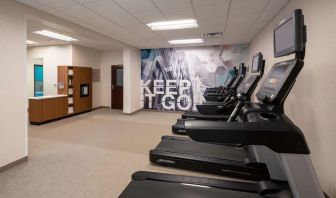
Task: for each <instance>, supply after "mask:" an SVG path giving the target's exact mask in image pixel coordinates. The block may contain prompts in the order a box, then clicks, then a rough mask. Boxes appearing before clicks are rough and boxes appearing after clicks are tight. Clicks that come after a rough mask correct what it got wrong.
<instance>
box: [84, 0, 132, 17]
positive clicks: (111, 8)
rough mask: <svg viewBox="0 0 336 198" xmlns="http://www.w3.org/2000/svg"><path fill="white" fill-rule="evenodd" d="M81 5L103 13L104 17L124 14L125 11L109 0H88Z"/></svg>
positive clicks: (100, 13)
mask: <svg viewBox="0 0 336 198" xmlns="http://www.w3.org/2000/svg"><path fill="white" fill-rule="evenodd" d="M83 6H85V7H87V8H89V9H91V10H93V11H94V12H96V13H98V14H99V15H103V16H106V17H108V16H115V15H121V14H125V11H124V10H123V9H121V8H120V7H119V6H118V5H117V4H116V3H114V2H113V1H111V0H102V1H98V2H89V3H85V4H83Z"/></svg>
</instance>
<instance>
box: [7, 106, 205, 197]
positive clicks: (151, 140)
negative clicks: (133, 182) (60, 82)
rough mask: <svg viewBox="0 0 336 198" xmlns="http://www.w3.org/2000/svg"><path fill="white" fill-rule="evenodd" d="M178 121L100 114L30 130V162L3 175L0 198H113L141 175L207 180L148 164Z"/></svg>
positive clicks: (154, 115)
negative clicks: (144, 172) (151, 152)
mask: <svg viewBox="0 0 336 198" xmlns="http://www.w3.org/2000/svg"><path fill="white" fill-rule="evenodd" d="M178 117H180V114H179V113H162V112H152V111H141V112H138V113H136V114H133V115H124V114H122V112H121V111H116V110H113V111H112V110H109V109H100V110H97V111H93V112H91V113H87V114H83V115H80V116H76V117H72V118H69V119H65V120H60V121H57V122H53V123H50V124H46V125H42V126H30V127H29V161H28V162H27V163H24V164H21V165H19V166H17V167H14V168H12V169H10V170H8V171H5V172H3V173H0V198H42V197H43V198H84V197H85V198H105V197H106V198H107V197H109V198H111V197H112V198H113V197H118V195H119V194H120V193H121V192H122V190H123V189H124V188H125V187H126V186H127V184H128V183H129V181H130V178H131V175H132V173H133V172H135V171H137V170H148V171H158V172H167V173H177V174H187V175H202V174H199V173H195V172H188V171H181V170H176V169H171V168H163V167H159V166H154V165H151V164H150V163H149V160H148V152H149V150H150V149H152V148H154V147H155V146H156V144H157V143H158V142H159V141H160V138H161V136H162V135H170V134H171V124H172V123H175V121H176V118H178Z"/></svg>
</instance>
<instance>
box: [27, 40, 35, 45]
mask: <svg viewBox="0 0 336 198" xmlns="http://www.w3.org/2000/svg"><path fill="white" fill-rule="evenodd" d="M26 43H27V44H28V45H34V44H37V42H35V41H30V40H27V41H26Z"/></svg>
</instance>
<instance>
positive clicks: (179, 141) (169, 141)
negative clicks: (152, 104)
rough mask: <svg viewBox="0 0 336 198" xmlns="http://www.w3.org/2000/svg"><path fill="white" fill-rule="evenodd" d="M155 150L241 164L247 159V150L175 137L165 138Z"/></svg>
mask: <svg viewBox="0 0 336 198" xmlns="http://www.w3.org/2000/svg"><path fill="white" fill-rule="evenodd" d="M155 150H157V151H163V152H170V153H175V154H184V155H193V156H201V157H207V158H215V159H222V158H223V156H225V160H231V161H239V162H243V161H244V159H245V158H246V157H247V156H246V152H245V150H243V149H237V148H236V147H233V146H223V145H216V144H207V143H201V142H195V141H193V140H191V139H190V138H182V137H173V136H163V137H162V140H161V142H160V143H159V145H158V146H157V147H156V148H155Z"/></svg>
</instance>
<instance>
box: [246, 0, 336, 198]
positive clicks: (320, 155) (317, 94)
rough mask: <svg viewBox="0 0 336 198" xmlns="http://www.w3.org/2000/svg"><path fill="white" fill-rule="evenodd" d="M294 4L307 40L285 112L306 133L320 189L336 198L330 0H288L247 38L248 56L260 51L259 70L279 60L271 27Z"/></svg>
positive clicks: (335, 41)
mask: <svg viewBox="0 0 336 198" xmlns="http://www.w3.org/2000/svg"><path fill="white" fill-rule="evenodd" d="M295 8H301V9H302V10H303V13H304V15H305V23H306V25H307V31H308V33H307V34H308V42H307V51H306V58H305V65H304V68H303V70H302V71H301V73H300V75H299V77H298V79H297V81H296V83H295V86H294V88H293V90H292V92H291V94H290V95H289V97H288V99H287V101H286V104H285V112H286V114H287V115H288V116H289V117H290V118H291V119H292V120H293V121H294V122H295V123H296V124H297V125H298V126H299V127H300V128H301V129H302V131H303V132H304V134H305V136H306V139H307V141H308V144H309V147H310V149H311V157H312V161H313V164H314V167H315V170H316V171H317V174H318V176H319V179H320V182H321V184H322V187H323V189H324V190H325V191H326V192H327V193H328V194H329V196H330V197H336V182H335V178H336V169H335V167H336V158H335V157H334V156H335V152H334V151H335V146H334V145H335V141H336V133H335V130H336V127H335V116H334V115H335V112H336V107H335V104H334V103H335V101H336V92H335V85H336V78H335V76H336V66H335V48H336V37H335V35H336V25H335V21H336V12H335V8H336V1H335V0H320V1H316V0H293V1H291V2H290V3H289V4H288V5H287V6H286V7H285V8H284V9H283V10H282V11H281V12H280V13H279V14H278V16H277V17H275V19H274V20H273V21H272V22H271V23H270V24H269V25H268V26H267V27H266V28H265V29H264V30H263V31H262V32H260V33H259V34H258V35H257V37H256V38H254V39H253V41H252V42H251V44H250V51H251V54H250V56H251V57H252V55H253V54H254V53H256V52H258V51H261V52H262V53H263V54H264V58H265V60H266V70H265V72H268V71H269V69H270V68H271V66H272V64H273V63H275V62H277V61H280V60H276V59H274V58H273V43H272V39H273V27H274V26H275V25H276V23H277V22H279V21H280V20H281V19H282V18H283V17H285V16H287V15H289V14H290V13H291V12H292V11H293V10H294V9H295ZM286 59H288V57H286ZM265 76H266V75H264V77H265Z"/></svg>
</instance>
